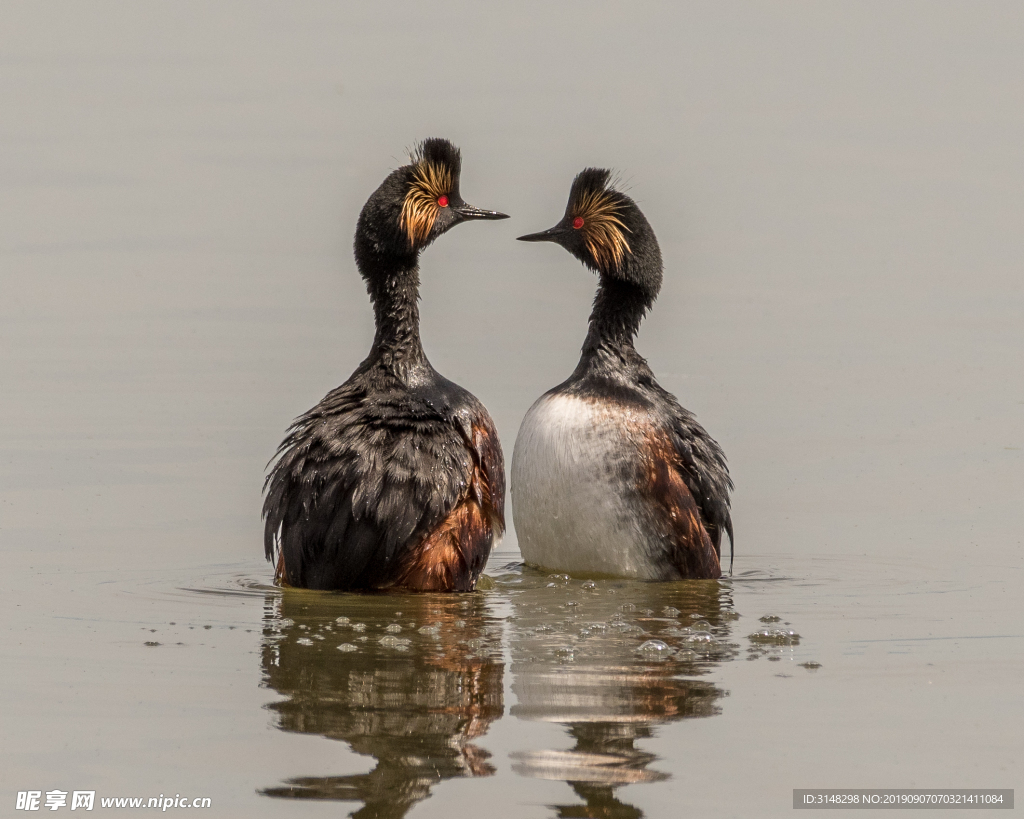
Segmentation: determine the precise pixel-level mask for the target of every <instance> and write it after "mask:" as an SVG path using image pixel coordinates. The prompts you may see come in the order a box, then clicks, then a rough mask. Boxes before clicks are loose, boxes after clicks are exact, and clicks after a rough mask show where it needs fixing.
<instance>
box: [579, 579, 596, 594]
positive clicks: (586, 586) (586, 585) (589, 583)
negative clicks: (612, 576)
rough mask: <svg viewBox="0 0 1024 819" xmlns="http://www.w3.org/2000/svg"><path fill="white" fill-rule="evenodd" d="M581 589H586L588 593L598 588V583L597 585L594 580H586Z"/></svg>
mask: <svg viewBox="0 0 1024 819" xmlns="http://www.w3.org/2000/svg"><path fill="white" fill-rule="evenodd" d="M580 588H581V589H586V590H587V591H593V590H594V589H596V588H597V583H595V582H594V581H593V580H584V581H583V585H581V586H580Z"/></svg>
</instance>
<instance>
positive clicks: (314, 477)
mask: <svg viewBox="0 0 1024 819" xmlns="http://www.w3.org/2000/svg"><path fill="white" fill-rule="evenodd" d="M461 166H462V160H461V155H460V153H459V149H458V148H456V147H455V146H454V145H453V144H452V143H451V142H449V141H447V140H444V139H428V140H426V141H424V142H423V143H422V144H421V145H420V146H419V147H418V148H417V149H416V151H415V152H414V154H413V157H412V162H411V164H409V165H405V166H403V167H401V168H399V169H398V170H396V171H393V172H392V173H391V174H390V175H389V176H388V177H387V178H386V179H385V180H384V182H383V183H382V184H381V186H380V187H379V188H377V190H376V191H374V193H373V194H372V195H371V196H370V198H369V200H368V201H367V202H366V205H365V206H364V207H363V210H362V213H360V215H359V221H358V224H357V227H356V235H355V258H356V265H357V267H358V268H359V272H360V274H361V275H362V276H363V278H364V279H365V280H366V288H367V290H368V291H369V295H370V301H371V302H372V303H373V311H374V320H375V324H376V334H375V336H374V339H373V346H372V348H371V349H370V354H369V355H368V356H367V358H366V360H365V361H363V363H362V364H360V365H359V367H358V368H357V369H356V371H355V372H354V373H353V374H352V376H351V377H350V378H349V379H348V380H347V381H346V382H345V383H344V384H342V385H341V386H340V387H338V388H337V389H335V390H332V391H331V392H330V393H328V394H327V396H326V397H325V398H324V399H323V400H322V401H321V402H320V403H319V404H317V405H316V406H315V407H313V408H312V409H311V410H309V412H307V413H306V414H305V415H302V416H301V417H299V418H298V419H297V420H296V421H295V422H294V423H293V424H292V426H291V428H290V429H289V431H288V435H287V437H286V438H285V439H284V442H283V443H282V444H281V446H280V448H279V449H278V452H277V455H276V461H275V462H274V464H273V466H272V468H271V470H270V472H269V474H268V476H267V480H266V484H265V487H264V491H265V493H266V497H265V500H264V504H263V516H264V518H265V528H264V547H265V552H266V556H267V559H268V560H270V561H271V562H274V561H275V560H276V565H277V571H276V579H277V581H278V582H279V583H281V584H283V585H288V586H300V587H304V588H310V589H337V590H373V589H388V588H402V589H410V590H418V591H470V590H472V589H473V588H474V586H475V584H476V581H477V578H478V577H479V576H480V572H481V571H482V570H483V567H484V564H485V563H486V562H487V557H488V555H489V553H490V550H491V546H492V543H493V542H494V540H495V538H500V536H501V534H502V533H503V532H504V528H505V520H504V506H505V471H504V462H503V459H502V453H501V446H500V444H499V443H498V435H497V432H496V431H495V428H494V423H493V422H492V421H491V417H490V415H488V413H487V410H486V409H484V407H483V405H482V404H481V403H480V402H479V401H478V400H477V399H476V398H474V397H473V396H472V395H471V394H470V393H469V392H467V391H466V390H464V389H463V388H462V387H460V386H458V385H457V384H453V383H452V382H451V381H449V380H448V379H446V378H444V377H443V376H442V375H440V374H439V373H438V372H437V371H436V370H435V369H434V368H433V367H432V366H431V365H430V362H429V361H428V360H427V357H426V355H425V353H424V352H423V346H422V344H421V342H420V332H419V308H418V306H417V301H418V299H419V255H420V252H421V251H422V250H423V249H424V248H426V247H427V246H428V245H429V244H430V243H431V242H433V241H434V240H435V239H436V238H437V237H438V236H440V235H441V234H443V233H445V232H446V231H448V230H449V229H451V228H452V227H454V226H455V225H458V224H460V223H462V222H466V221H469V220H473V219H506V218H508V217H507V216H506V215H505V214H503V213H498V212H496V211H489V210H480V209H479V208H475V207H472V206H471V205H468V204H467V203H466V202H465V201H464V200H463V199H462V196H461V194H460V191H459V178H460V174H461Z"/></svg>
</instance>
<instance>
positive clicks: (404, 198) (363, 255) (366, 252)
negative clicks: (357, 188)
mask: <svg viewBox="0 0 1024 819" xmlns="http://www.w3.org/2000/svg"><path fill="white" fill-rule="evenodd" d="M461 173H462V154H461V152H460V151H459V149H458V148H457V147H456V146H455V145H454V144H453V143H452V142H450V141H448V140H447V139H439V138H436V137H435V138H431V139H425V140H424V141H423V142H421V143H420V144H419V145H417V146H416V147H415V148H414V149H413V151H412V152H411V156H410V162H409V164H408V165H403V166H402V167H401V168H398V169H396V170H394V171H392V172H391V173H390V174H389V175H388V177H387V178H386V179H385V180H384V181H383V182H382V183H381V185H380V187H379V188H377V190H375V191H374V192H373V193H372V194H371V195H370V198H369V199H368V200H367V202H366V204H365V205H364V206H363V210H362V212H361V213H360V214H359V221H358V223H357V225H356V243H355V251H356V260H357V262H359V266H360V269H361V270H363V273H364V275H371V274H372V272H373V270H374V269H375V268H376V267H377V266H378V264H377V263H379V261H380V260H381V259H382V258H386V259H387V262H386V264H385V266H387V267H393V266H394V262H395V261H399V263H401V260H403V259H404V260H407V261H409V262H410V263H414V262H415V258H416V257H417V256H418V255H419V252H420V251H421V250H423V249H424V248H425V247H427V245H429V244H430V243H431V242H433V241H434V240H435V239H436V238H437V237H438V236H440V235H441V234H442V233H445V232H446V231H448V230H450V229H451V228H453V227H454V226H455V225H457V224H460V223H461V222H466V221H469V220H471V219H507V218H508V217H507V216H506V215H505V214H504V213H498V212H497V211H490V210H481V209H480V208H475V207H473V206H472V205H469V204H468V203H467V202H466V201H465V200H464V199H463V198H462V194H461V192H460V190H459V181H460V176H461ZM400 266H401V264H400Z"/></svg>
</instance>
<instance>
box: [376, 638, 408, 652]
mask: <svg viewBox="0 0 1024 819" xmlns="http://www.w3.org/2000/svg"><path fill="white" fill-rule="evenodd" d="M377 642H378V643H380V645H382V646H384V648H397V649H403V648H408V647H409V643H411V642H412V640H410V639H409V638H408V637H395V636H394V635H392V634H387V635H385V636H384V637H381V638H380V639H379V640H378V641H377Z"/></svg>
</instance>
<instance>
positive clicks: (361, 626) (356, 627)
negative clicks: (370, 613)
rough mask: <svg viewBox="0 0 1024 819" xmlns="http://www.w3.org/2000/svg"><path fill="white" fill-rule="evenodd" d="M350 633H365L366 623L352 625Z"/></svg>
mask: <svg viewBox="0 0 1024 819" xmlns="http://www.w3.org/2000/svg"><path fill="white" fill-rule="evenodd" d="M352 631H366V623H353V624H352Z"/></svg>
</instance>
